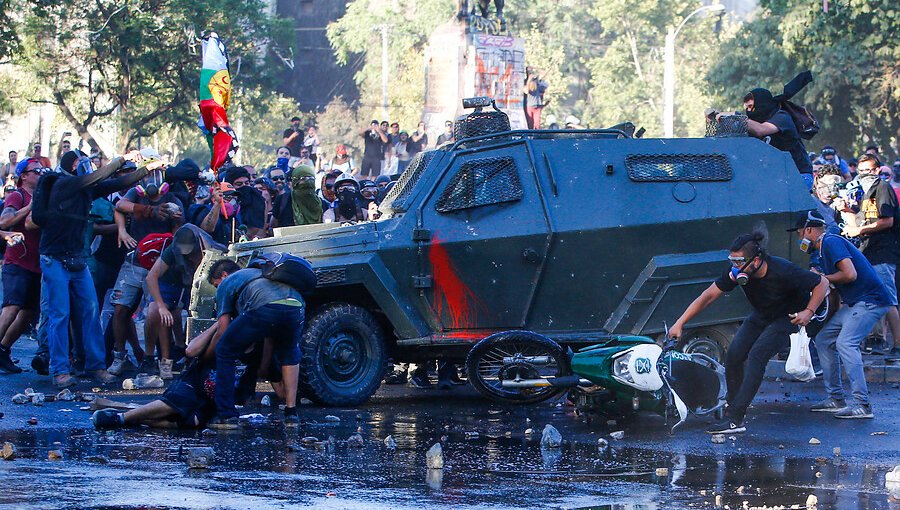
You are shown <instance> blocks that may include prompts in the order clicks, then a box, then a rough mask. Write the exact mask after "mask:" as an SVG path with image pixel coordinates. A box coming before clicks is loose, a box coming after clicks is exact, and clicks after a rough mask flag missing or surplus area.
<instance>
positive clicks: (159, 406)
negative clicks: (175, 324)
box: [91, 324, 282, 430]
mask: <svg viewBox="0 0 900 510" xmlns="http://www.w3.org/2000/svg"><path fill="white" fill-rule="evenodd" d="M218 327H219V325H218V324H214V325H213V326H212V327H210V328H209V329H207V330H206V331H204V332H203V333H201V334H200V335H199V336H197V337H196V338H194V339H193V340H191V343H190V344H188V346H187V350H186V351H185V355H186V356H187V357H188V358H189V359H190V362H188V363H187V365H186V366H185V369H184V370H183V371H182V372H181V375H180V376H178V378H177V379H175V380H174V381H173V382H172V383H171V384H170V385H169V387H168V388H167V389H166V391H165V392H164V393H163V394H162V396H161V397H160V399H159V400H154V401H152V402H150V403H147V404H144V405H142V406H140V407H137V408H135V409H130V410H128V411H125V412H120V411H119V410H118V409H102V410H99V411H95V412H94V414H93V415H92V416H91V421H92V422H93V424H94V427H95V428H96V429H98V430H105V429H116V428H124V427H139V426H141V425H148V426H150V427H158V428H185V429H196V428H203V427H205V426H206V424H207V422H208V421H209V420H210V419H211V418H212V417H213V416H215V414H216V403H215V386H216V363H215V360H216V355H215V345H210V344H212V343H214V342H213V338H214V336H215V333H216V331H217V330H218ZM264 351H267V352H268V353H269V355H270V356H271V350H270V349H264V345H263V344H262V343H257V344H254V345H253V346H252V347H251V349H250V350H249V351H248V352H246V353H244V355H243V356H242V357H241V362H243V363H245V364H246V365H247V370H246V371H245V372H244V374H243V375H242V376H241V378H240V380H239V381H238V382H237V388H236V394H237V399H238V400H243V398H244V397H246V398H249V397H251V396H252V395H253V394H254V392H255V389H256V377H257V374H258V373H263V374H265V373H266V372H269V370H268V365H269V360H268V359H265V356H264V355H263V352H264ZM271 373H272V376H273V377H274V378H276V379H277V378H278V377H279V376H280V375H281V374H280V372H279V371H277V370H274V371H271ZM271 382H272V387H273V388H274V389H275V393H276V394H277V395H278V396H282V394H281V388H282V387H281V384H280V382H279V381H277V380H272V381H271Z"/></svg>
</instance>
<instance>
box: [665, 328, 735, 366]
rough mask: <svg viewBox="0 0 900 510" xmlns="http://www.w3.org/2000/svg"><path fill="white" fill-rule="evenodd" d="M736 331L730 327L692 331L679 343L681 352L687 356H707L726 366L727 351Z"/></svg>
mask: <svg viewBox="0 0 900 510" xmlns="http://www.w3.org/2000/svg"><path fill="white" fill-rule="evenodd" d="M734 331H735V330H734V329H733V328H732V327H729V326H728V325H724V326H712V327H704V328H698V329H692V330H690V331H688V332H687V334H685V335H684V338H683V339H682V340H681V342H680V343H679V347H680V349H679V350H680V351H681V352H684V353H687V354H695V353H698V354H705V355H707V356H709V357H710V358H712V359H714V360H716V361H717V362H719V363H721V364H724V363H725V351H726V350H727V349H728V345H729V344H730V343H731V338H732V337H733V336H734Z"/></svg>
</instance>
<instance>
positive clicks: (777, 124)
mask: <svg viewBox="0 0 900 510" xmlns="http://www.w3.org/2000/svg"><path fill="white" fill-rule="evenodd" d="M744 109H745V110H746V112H747V117H748V119H747V132H748V133H749V134H750V136H754V137H756V138H759V139H761V140H763V141H764V142H766V143H768V144H769V145H771V146H772V147H775V148H776V149H778V150H781V151H784V152H787V153H789V154H790V155H791V159H793V160H794V164H795V165H797V170H798V171H799V172H800V176H801V177H803V180H804V181H805V182H806V186H807V188H810V189H812V185H813V167H812V162H811V161H810V160H809V153H808V152H807V151H806V147H805V146H804V145H803V140H801V139H800V133H799V132H798V131H797V125H796V124H794V119H792V118H791V115H790V114H789V113H788V112H786V111H784V110H783V109H781V106H780V105H779V103H778V102H777V101H775V99H774V97H773V96H772V93H771V92H769V90H768V89H763V88H757V89H753V90H751V91H750V92H749V93H748V94H747V95H746V96H744Z"/></svg>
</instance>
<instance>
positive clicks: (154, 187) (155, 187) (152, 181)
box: [135, 169, 169, 197]
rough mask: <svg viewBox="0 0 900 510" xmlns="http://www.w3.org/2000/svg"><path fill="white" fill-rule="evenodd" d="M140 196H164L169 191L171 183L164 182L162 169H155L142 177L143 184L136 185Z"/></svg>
mask: <svg viewBox="0 0 900 510" xmlns="http://www.w3.org/2000/svg"><path fill="white" fill-rule="evenodd" d="M135 189H136V190H137V193H138V196H141V197H144V196H146V197H156V196H162V195H164V194H165V193H166V192H167V191H169V184H168V183H167V182H164V180H163V173H162V171H161V170H159V169H157V170H153V171H151V172H150V173H149V174H147V176H146V177H144V178H143V179H141V184H140V185H138V186H137V187H135Z"/></svg>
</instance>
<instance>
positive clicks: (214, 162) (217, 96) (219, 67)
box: [197, 32, 239, 172]
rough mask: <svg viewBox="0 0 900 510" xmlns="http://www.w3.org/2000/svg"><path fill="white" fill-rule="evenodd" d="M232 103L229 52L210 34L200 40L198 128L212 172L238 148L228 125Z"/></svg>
mask: <svg viewBox="0 0 900 510" xmlns="http://www.w3.org/2000/svg"><path fill="white" fill-rule="evenodd" d="M230 101H231V76H230V75H229V74H228V52H227V50H226V49H225V44H224V43H223V42H222V40H221V39H219V35H218V34H216V33H215V32H211V33H210V34H209V35H208V36H206V37H204V38H203V68H202V69H201V70H200V121H199V122H197V126H198V127H199V128H200V130H201V131H203V134H205V135H206V142H207V143H208V144H209V150H210V153H211V158H210V162H209V166H210V168H212V171H213V172H218V170H219V168H220V167H221V166H222V165H223V164H224V163H225V162H226V161H231V159H232V158H233V157H234V156H235V155H236V154H237V151H238V148H239V145H238V140H237V136H236V135H235V134H234V130H232V129H231V126H230V125H229V124H228V113H227V111H228V105H229V103H230Z"/></svg>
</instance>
